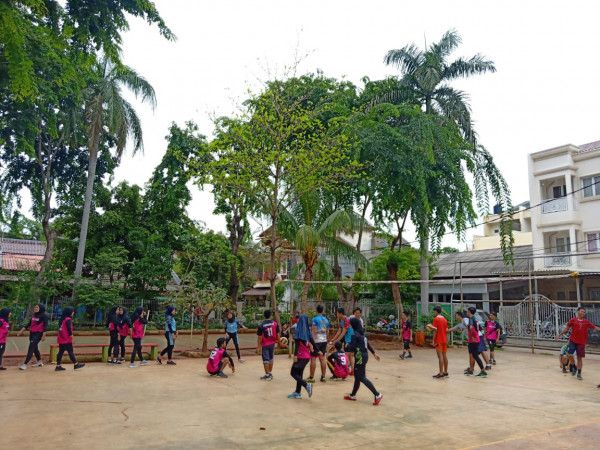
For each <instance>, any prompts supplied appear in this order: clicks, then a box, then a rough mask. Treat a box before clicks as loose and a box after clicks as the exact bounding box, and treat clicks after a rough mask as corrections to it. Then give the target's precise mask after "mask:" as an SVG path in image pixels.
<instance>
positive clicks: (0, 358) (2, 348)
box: [0, 343, 6, 367]
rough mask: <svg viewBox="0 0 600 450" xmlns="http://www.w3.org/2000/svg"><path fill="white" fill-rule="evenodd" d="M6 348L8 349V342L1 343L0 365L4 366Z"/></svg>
mask: <svg viewBox="0 0 600 450" xmlns="http://www.w3.org/2000/svg"><path fill="white" fill-rule="evenodd" d="M4 350H6V344H5V343H2V344H0V367H2V355H4Z"/></svg>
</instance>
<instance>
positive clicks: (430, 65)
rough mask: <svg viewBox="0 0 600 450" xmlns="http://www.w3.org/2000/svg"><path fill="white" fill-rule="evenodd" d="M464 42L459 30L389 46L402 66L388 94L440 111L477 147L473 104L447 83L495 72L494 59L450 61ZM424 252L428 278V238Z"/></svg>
mask: <svg viewBox="0 0 600 450" xmlns="http://www.w3.org/2000/svg"><path fill="white" fill-rule="evenodd" d="M461 42H462V40H461V38H460V35H459V34H458V32H457V31H456V30H449V31H446V33H444V35H443V36H442V38H441V39H440V41H439V42H437V43H434V44H432V45H431V46H429V47H426V48H425V50H421V49H419V48H418V47H416V46H415V45H414V44H410V45H407V46H405V47H403V48H401V49H398V50H390V51H389V52H388V53H387V55H386V56H385V58H384V62H385V64H386V65H388V66H390V65H391V66H396V67H397V68H398V69H400V72H401V74H402V77H401V78H400V83H399V84H400V85H399V89H398V90H396V91H394V92H392V93H390V94H388V95H387V96H386V97H387V98H386V99H379V101H381V100H384V101H387V102H394V101H409V102H413V103H417V104H419V105H420V106H421V107H424V108H425V112H426V113H427V114H440V115H443V116H446V117H448V118H449V119H451V120H453V121H455V122H456V124H457V125H458V126H459V127H460V129H461V131H462V133H463V136H464V138H465V140H466V141H467V142H469V143H471V144H473V147H474V149H477V148H478V147H477V145H476V134H475V132H474V131H473V124H472V121H471V107H470V106H469V104H468V102H467V98H468V96H467V94H466V93H465V92H463V91H460V90H457V89H454V88H453V87H451V86H450V85H449V84H448V83H449V82H450V81H452V80H455V79H457V78H467V77H470V76H472V75H476V74H482V73H485V72H495V71H496V67H495V66H494V63H493V62H492V61H490V60H488V59H486V58H485V57H484V56H482V55H480V54H476V55H475V56H472V57H471V58H469V59H466V58H458V59H456V60H454V61H452V62H448V58H449V56H450V55H451V54H452V52H453V51H454V50H456V48H457V47H458V45H459V44H460V43H461ZM423 248H424V250H425V253H423V254H422V256H421V279H423V280H429V261H428V259H427V253H429V239H426V240H425V242H423ZM421 301H422V302H423V304H424V305H425V304H427V302H428V301H429V285H428V284H427V283H423V284H422V286H421Z"/></svg>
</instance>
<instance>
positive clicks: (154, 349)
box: [50, 343, 158, 363]
mask: <svg viewBox="0 0 600 450" xmlns="http://www.w3.org/2000/svg"><path fill="white" fill-rule="evenodd" d="M109 346H110V345H109V344H73V348H74V349H75V348H102V362H108V347H109ZM125 347H129V348H132V347H133V344H125ZM144 347H146V348H147V347H150V359H156V357H157V356H158V344H157V343H148V344H142V348H144ZM57 354H58V344H51V345H50V362H51V363H55V362H56V355H57ZM66 357H67V359H69V355H66Z"/></svg>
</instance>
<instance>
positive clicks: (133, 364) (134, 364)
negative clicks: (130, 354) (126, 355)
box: [129, 363, 138, 367]
mask: <svg viewBox="0 0 600 450" xmlns="http://www.w3.org/2000/svg"><path fill="white" fill-rule="evenodd" d="M137 366H138V365H137V364H136V363H131V364H129V367H137Z"/></svg>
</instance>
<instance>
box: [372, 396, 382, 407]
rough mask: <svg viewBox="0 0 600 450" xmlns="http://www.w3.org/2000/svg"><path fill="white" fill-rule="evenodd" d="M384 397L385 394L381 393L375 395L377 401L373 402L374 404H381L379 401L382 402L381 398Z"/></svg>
mask: <svg viewBox="0 0 600 450" xmlns="http://www.w3.org/2000/svg"><path fill="white" fill-rule="evenodd" d="M382 398H383V394H379V395H376V396H375V401H374V402H373V404H374V405H379V402H381V399H382Z"/></svg>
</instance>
